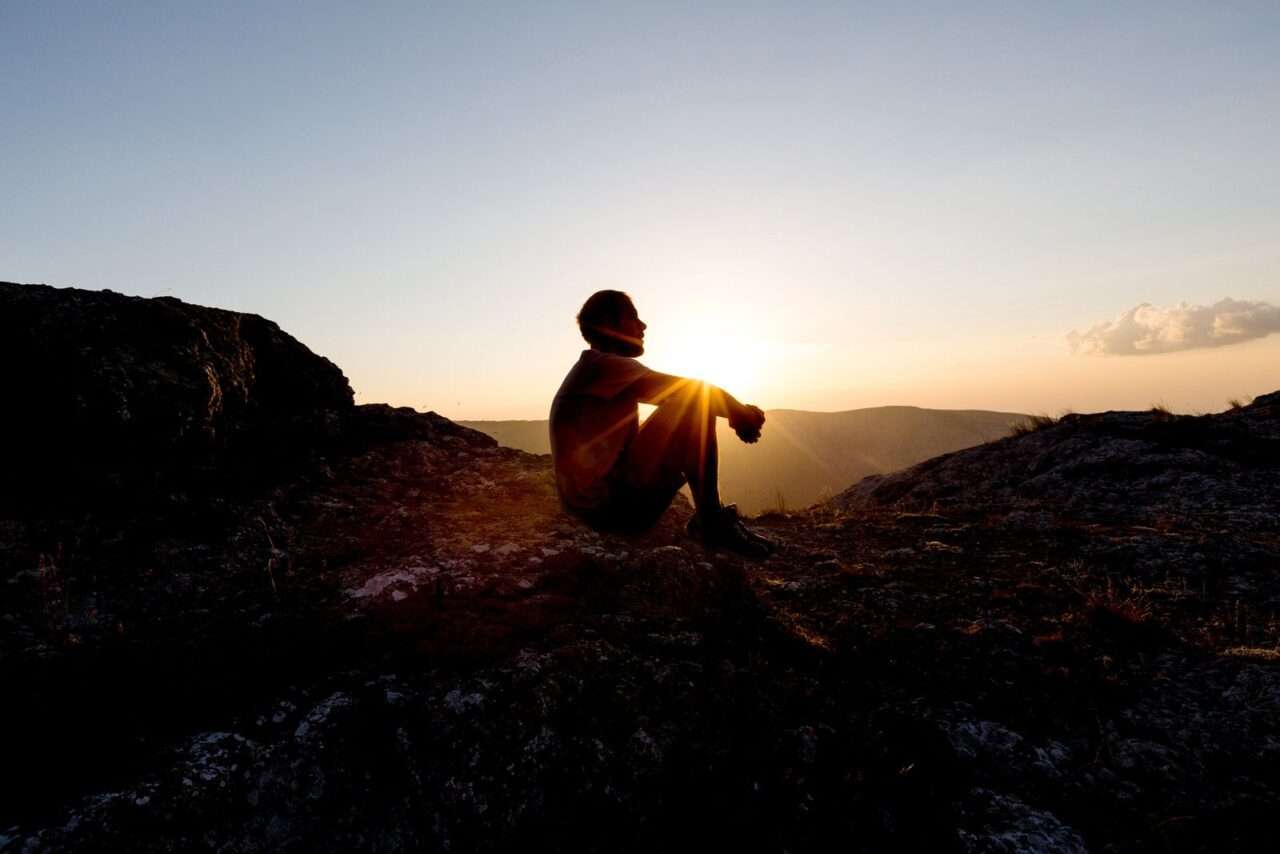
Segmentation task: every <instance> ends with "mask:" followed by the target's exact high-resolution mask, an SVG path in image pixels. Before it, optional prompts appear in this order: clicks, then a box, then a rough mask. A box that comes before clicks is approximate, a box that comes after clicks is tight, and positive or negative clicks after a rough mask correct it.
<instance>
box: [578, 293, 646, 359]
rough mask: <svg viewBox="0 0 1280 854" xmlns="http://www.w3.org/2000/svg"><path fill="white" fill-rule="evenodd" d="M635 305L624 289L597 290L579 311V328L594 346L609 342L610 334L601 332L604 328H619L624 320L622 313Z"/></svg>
mask: <svg viewBox="0 0 1280 854" xmlns="http://www.w3.org/2000/svg"><path fill="white" fill-rule="evenodd" d="M629 305H634V303H632V302H631V297H629V296H627V295H626V294H625V293H623V292H622V291H596V292H595V293H594V294H592V295H591V296H589V297H587V301H586V302H584V303H583V304H582V310H581V311H579V312H578V330H579V331H580V332H581V333H582V337H583V338H585V339H587V343H588V344H590V345H591V346H592V347H596V346H597V345H600V344H605V345H606V346H607V345H608V343H609V336H608V335H604V334H601V331H600V330H602V329H617V328H618V324H620V323H621V322H622V313H623V311H624V310H625V309H626V307H627V306H629Z"/></svg>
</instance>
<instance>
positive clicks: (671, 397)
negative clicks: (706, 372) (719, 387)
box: [649, 380, 715, 425]
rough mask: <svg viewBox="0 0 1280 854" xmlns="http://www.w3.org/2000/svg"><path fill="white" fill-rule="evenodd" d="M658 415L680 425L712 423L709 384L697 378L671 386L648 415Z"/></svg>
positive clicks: (651, 416) (713, 420)
mask: <svg viewBox="0 0 1280 854" xmlns="http://www.w3.org/2000/svg"><path fill="white" fill-rule="evenodd" d="M649 417H650V418H655V417H660V418H661V419H662V420H664V421H671V422H673V423H676V424H680V425H690V424H702V423H706V422H710V423H712V424H714V422H715V415H713V414H712V413H711V398H710V386H708V385H707V384H706V383H704V382H701V381H698V380H687V381H685V382H683V383H680V384H679V385H678V386H677V387H676V388H673V389H672V390H671V391H670V392H668V394H667V395H666V396H665V397H664V398H663V399H662V400H661V401H660V402H659V403H658V408H657V410H656V411H655V412H654V413H653V414H652V415H650V416H649Z"/></svg>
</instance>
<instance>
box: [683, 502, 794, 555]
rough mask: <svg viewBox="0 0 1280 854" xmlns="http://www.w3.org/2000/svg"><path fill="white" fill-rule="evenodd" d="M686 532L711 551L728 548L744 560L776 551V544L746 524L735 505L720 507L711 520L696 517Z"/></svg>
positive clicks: (688, 525) (686, 527)
mask: <svg viewBox="0 0 1280 854" xmlns="http://www.w3.org/2000/svg"><path fill="white" fill-rule="evenodd" d="M685 530H686V531H688V532H689V536H691V537H693V538H694V539H696V540H699V541H700V542H701V543H702V544H703V545H704V546H706V547H707V548H715V549H727V550H729V551H731V552H736V553H737V554H740V555H742V556H743V557H751V558H764V557H768V556H769V555H770V553H772V552H773V550H774V548H775V546H774V544H773V543H772V541H770V540H768V539H767V538H765V537H761V536H760V535H758V534H756V533H755V532H754V531H752V530H751V529H750V528H748V527H747V526H746V525H744V524H742V520H741V519H739V518H738V508H737V507H736V506H734V505H732V504H730V505H729V506H728V507H722V508H720V511H719V512H718V513H717V514H716V515H715V516H713V517H711V519H710V520H709V521H708V520H707V519H704V518H703V517H702V516H701V515H697V514H695V515H694V516H693V517H692V518H691V519H690V520H689V522H688V524H687V525H685Z"/></svg>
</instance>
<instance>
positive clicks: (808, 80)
mask: <svg viewBox="0 0 1280 854" xmlns="http://www.w3.org/2000/svg"><path fill="white" fill-rule="evenodd" d="M0 128H3V131H2V132H0V187H3V189H4V197H5V204H4V205H3V206H0V279H3V280H8V281H19V282H33V283H35V282H40V283H47V284H50V285H57V286H64V287H66V286H74V287H81V288H89V289H95V290H97V289H111V290H115V291H119V292H122V293H127V294H135V295H140V296H160V295H169V296H175V297H178V298H181V299H184V300H188V301H191V302H195V303H200V304H204V305H214V306H219V307H223V308H229V309H235V310H238V311H247V312H253V313H256V314H261V315H263V316H265V317H268V318H271V319H272V320H275V321H276V322H278V323H279V324H280V325H281V326H282V327H283V328H284V329H285V330H286V331H287V332H289V333H291V334H293V335H294V336H296V337H297V338H299V339H300V340H302V341H303V342H304V343H305V344H307V346H309V347H310V348H311V349H312V350H314V351H315V352H317V353H320V354H322V355H325V356H327V357H328V358H330V359H332V360H333V361H334V362H336V363H337V364H338V365H339V366H341V367H342V368H343V370H344V371H345V372H346V374H347V376H348V377H349V378H350V380H351V383H352V386H353V388H354V389H355V391H356V399H357V402H362V403H365V402H382V401H385V402H390V403H394V404H400V405H410V406H414V407H417V408H419V409H433V410H436V411H438V412H440V413H442V414H444V415H446V416H449V417H452V418H471V419H485V418H543V417H545V416H546V413H547V410H548V407H549V403H550V399H551V396H552V395H553V394H554V392H555V389H556V387H557V386H558V385H559V383H560V380H561V379H562V378H563V376H564V374H565V372H566V371H567V370H568V368H569V367H570V365H571V364H572V362H573V361H574V360H575V359H576V358H577V354H578V352H579V351H580V350H581V349H582V348H583V347H585V346H586V345H585V344H584V343H583V342H582V340H581V338H580V337H579V336H578V332H577V329H576V326H575V324H574V316H575V314H576V313H577V310H578V308H579V307H580V306H581V304H582V302H583V300H585V298H586V297H587V296H588V295H590V294H591V293H592V292H593V291H595V290H598V289H601V288H617V289H620V290H625V291H627V292H628V293H630V294H631V295H632V297H633V298H634V300H635V302H636V305H637V307H638V308H639V311H640V314H641V317H642V318H643V319H644V320H645V321H646V322H647V323H648V324H649V329H648V333H647V341H648V343H647V347H648V351H647V353H646V355H645V356H644V357H643V359H642V361H644V362H645V363H646V364H648V365H649V366H650V367H653V368H655V369H658V370H663V371H667V372H671V373H678V374H685V375H693V376H699V377H701V378H704V379H708V380H711V381H713V382H717V383H719V384H722V385H724V386H725V387H726V388H728V390H729V391H731V392H733V393H734V394H737V395H738V396H739V397H741V398H743V399H744V400H746V401H748V402H753V403H757V404H758V405H760V406H762V407H764V408H766V409H770V408H794V409H816V410H843V409H851V408H857V407H863V406H876V405H884V404H911V405H918V406H931V407H941V408H974V409H999V410H1011V411H1021V412H1046V413H1050V414H1055V413H1058V412H1061V411H1064V410H1073V411H1077V412H1088V411H1097V410H1101V409H1110V408H1119V409H1141V408H1146V407H1148V406H1151V405H1152V404H1154V403H1162V404H1164V405H1166V406H1168V407H1170V408H1171V409H1174V410H1176V411H1216V410H1220V409H1222V408H1224V406H1225V405H1226V401H1227V399H1228V398H1231V397H1243V398H1247V397H1249V396H1251V395H1256V394H1261V393H1265V392H1269V391H1273V390H1276V389H1280V334H1274V333H1275V332H1280V319H1278V318H1277V314H1276V311H1275V307H1276V306H1280V165H1278V162H1280V158H1277V156H1276V152H1278V151H1280V4H1277V3H1275V2H1274V0H1269V2H1259V3H1231V2H1215V3H1203V2H1196V3H1179V2H1159V3H1151V4H1146V3H1137V2H1134V3H1120V4H1118V3H1096V4H1095V3H1069V4H1068V3H999V4H995V3H993V4H983V3H972V4H955V3H937V4H931V3H903V4H885V3H853V2H848V3H831V4H828V3H817V2H814V3H793V2H778V3H753V2H746V1H745V0H742V2H733V3H713V2H699V3H682V4H666V3H660V2H646V3H634V2H625V3H608V2H604V3H601V2H596V3H556V2H540V3H534V2H529V3H515V2H512V3H482V2H468V3H457V4H453V3H426V2H413V3H383V2H371V3H354V2H348V3H337V2H319V0H313V2H307V3H280V2H271V0H258V2H252V3H216V4H215V3H195V2H191V3H129V2H121V3H112V4H97V3H94V4H86V3H70V2H34V0H33V1H32V2H21V0H7V2H3V3H0Z"/></svg>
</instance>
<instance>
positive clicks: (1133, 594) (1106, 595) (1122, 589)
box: [1085, 578, 1151, 625]
mask: <svg viewBox="0 0 1280 854" xmlns="http://www.w3.org/2000/svg"><path fill="white" fill-rule="evenodd" d="M1085 607H1086V608H1088V609H1089V610H1090V611H1093V612H1095V613H1098V612H1102V613H1106V614H1109V615H1110V616H1112V617H1115V618H1117V619H1119V620H1121V621H1122V622H1125V623H1130V624H1133V625H1137V624H1139V623H1145V622H1146V621H1147V620H1148V619H1149V618H1150V617H1151V597H1150V594H1149V592H1148V591H1147V590H1145V589H1143V588H1142V587H1141V586H1140V585H1136V584H1133V583H1127V584H1124V585H1120V584H1116V583H1115V582H1114V581H1112V580H1111V579H1110V578H1108V579H1107V586H1106V587H1105V588H1103V589H1102V590H1093V591H1090V592H1089V593H1088V594H1087V595H1086V596H1085Z"/></svg>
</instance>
